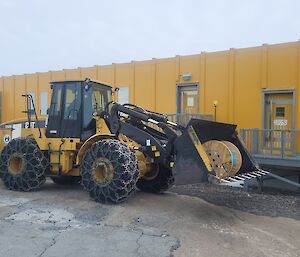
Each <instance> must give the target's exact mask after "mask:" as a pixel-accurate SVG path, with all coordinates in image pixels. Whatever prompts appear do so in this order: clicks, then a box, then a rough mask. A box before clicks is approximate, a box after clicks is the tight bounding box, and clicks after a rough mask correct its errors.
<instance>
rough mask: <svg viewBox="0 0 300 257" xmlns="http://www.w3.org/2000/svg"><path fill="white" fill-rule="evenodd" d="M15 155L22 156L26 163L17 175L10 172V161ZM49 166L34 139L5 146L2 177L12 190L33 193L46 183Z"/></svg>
mask: <svg viewBox="0 0 300 257" xmlns="http://www.w3.org/2000/svg"><path fill="white" fill-rule="evenodd" d="M14 153H18V154H20V156H21V158H22V159H23V161H24V163H25V165H24V168H23V170H22V171H21V173H20V174H17V175H12V174H10V173H9V171H8V161H9V158H10V156H11V155H12V154H14ZM48 166H49V161H48V160H47V159H46V157H45V156H44V155H43V153H42V152H41V150H40V149H39V147H38V145H37V143H36V141H35V140H34V139H33V138H17V139H13V140H12V141H11V142H10V143H9V144H8V145H7V146H5V147H4V149H3V151H2V153H1V156H0V177H1V178H2V180H3V182H4V184H5V186H6V187H7V188H8V189H10V190H18V191H32V190H36V189H38V188H40V187H41V186H42V185H43V184H44V183H45V181H46V176H45V170H46V169H47V167H48Z"/></svg>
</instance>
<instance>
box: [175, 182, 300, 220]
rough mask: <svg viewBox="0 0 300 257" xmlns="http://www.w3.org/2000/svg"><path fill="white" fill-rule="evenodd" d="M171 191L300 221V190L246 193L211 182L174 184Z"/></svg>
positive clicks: (213, 202) (266, 214)
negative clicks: (293, 191)
mask: <svg viewBox="0 0 300 257" xmlns="http://www.w3.org/2000/svg"><path fill="white" fill-rule="evenodd" d="M170 191H172V192H175V193H178V194H184V195H189V196H194V197H199V198H202V199H204V200H205V201H207V202H210V203H212V204H216V205H220V206H226V207H229V208H233V209H236V210H240V211H244V212H248V213H252V214H256V215H263V216H270V217H286V218H292V219H296V220H300V192H299V193H297V192H295V193H292V192H280V191H270V190H269V191H264V192H263V193H258V192H253V191H252V192H251V191H250V192H246V191H244V190H243V189H241V188H234V187H229V186H220V185H213V184H208V183H201V184H192V185H180V186H174V187H173V188H172V189H171V190H170Z"/></svg>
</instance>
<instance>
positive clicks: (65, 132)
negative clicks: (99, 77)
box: [46, 79, 112, 140]
mask: <svg viewBox="0 0 300 257" xmlns="http://www.w3.org/2000/svg"><path fill="white" fill-rule="evenodd" d="M51 89H52V98H51V104H50V108H49V111H48V125H47V129H46V136H47V137H49V138H80V139H81V140H86V139H87V138H89V137H90V136H91V135H93V134H95V129H96V121H95V119H93V113H95V112H97V114H100V113H101V112H103V111H104V110H105V106H106V105H107V103H108V102H110V101H111V98H112V89H111V87H110V86H107V85H105V84H102V83H99V82H95V81H91V80H89V79H86V80H84V81H61V82H52V83H51Z"/></svg>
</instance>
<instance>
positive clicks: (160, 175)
mask: <svg viewBox="0 0 300 257" xmlns="http://www.w3.org/2000/svg"><path fill="white" fill-rule="evenodd" d="M173 184H174V177H173V173H172V170H171V169H168V168H166V167H165V166H163V165H161V164H160V165H159V164H157V167H156V168H155V169H154V170H153V172H152V171H151V172H149V174H146V176H145V177H142V178H140V179H139V180H138V182H137V187H138V188H139V189H140V190H141V191H144V192H149V193H162V192H164V191H166V190H168V189H169V188H171V187H172V186H173Z"/></svg>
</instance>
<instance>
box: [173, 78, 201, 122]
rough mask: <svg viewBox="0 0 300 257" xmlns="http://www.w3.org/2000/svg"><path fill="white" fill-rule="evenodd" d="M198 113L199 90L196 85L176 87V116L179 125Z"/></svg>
mask: <svg viewBox="0 0 300 257" xmlns="http://www.w3.org/2000/svg"><path fill="white" fill-rule="evenodd" d="M197 113H199V89H198V85H197V84H180V85H177V116H178V119H177V120H179V121H177V122H179V123H180V124H186V123H187V122H188V121H189V119H190V118H191V117H192V116H193V114H197Z"/></svg>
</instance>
